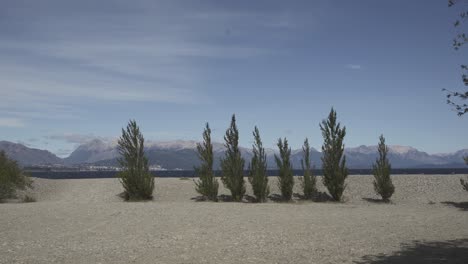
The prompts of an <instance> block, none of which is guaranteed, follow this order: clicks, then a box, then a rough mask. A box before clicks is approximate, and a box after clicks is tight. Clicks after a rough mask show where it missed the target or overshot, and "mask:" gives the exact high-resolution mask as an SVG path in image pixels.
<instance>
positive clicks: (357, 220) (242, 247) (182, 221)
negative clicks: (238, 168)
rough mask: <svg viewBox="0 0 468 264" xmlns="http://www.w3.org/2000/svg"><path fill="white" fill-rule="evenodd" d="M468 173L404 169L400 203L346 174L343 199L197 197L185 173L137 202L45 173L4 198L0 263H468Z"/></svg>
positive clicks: (100, 186)
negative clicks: (22, 198) (18, 196)
mask: <svg viewBox="0 0 468 264" xmlns="http://www.w3.org/2000/svg"><path fill="white" fill-rule="evenodd" d="M460 177H463V176H461V175H396V176H394V177H393V180H394V184H395V187H396V191H395V194H394V196H393V197H392V203H391V204H382V203H379V202H377V199H378V197H377V196H376V195H375V194H374V192H373V187H372V177H371V176H363V175H359V176H358V175H353V176H350V177H349V178H348V180H347V182H348V188H347V190H346V192H345V202H344V203H334V202H321V203H317V202H310V201H303V200H299V199H297V198H295V200H294V201H292V202H289V203H278V202H274V201H269V202H267V203H265V204H253V203H248V202H243V203H233V202H219V203H213V202H197V201H195V200H194V199H193V198H195V197H196V196H197V194H196V193H195V191H194V184H193V181H192V180H181V179H176V178H157V179H156V185H157V187H156V190H155V200H154V201H151V202H132V203H130V202H123V201H122V200H121V199H120V198H119V197H118V196H117V194H119V193H120V192H121V191H122V189H121V186H120V183H119V182H118V180H117V179H84V180H46V179H35V183H34V186H35V188H34V190H33V191H32V193H31V195H33V196H34V197H35V198H36V199H37V202H35V203H5V204H0V263H465V264H466V263H468V192H466V191H464V190H463V189H462V188H461V185H460V183H459V179H460ZM270 179H271V180H270V185H271V190H272V193H278V188H276V183H275V180H276V179H275V178H270ZM319 182H320V179H319ZM296 183H297V185H299V184H298V181H296ZM221 185H222V184H221ZM319 190H320V191H325V189H324V187H323V186H322V185H321V184H319ZM249 192H250V190H249ZM297 192H299V188H297ZM220 194H226V195H228V194H229V192H227V191H226V190H225V189H222V188H221V190H220Z"/></svg>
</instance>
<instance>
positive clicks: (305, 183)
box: [300, 138, 317, 199]
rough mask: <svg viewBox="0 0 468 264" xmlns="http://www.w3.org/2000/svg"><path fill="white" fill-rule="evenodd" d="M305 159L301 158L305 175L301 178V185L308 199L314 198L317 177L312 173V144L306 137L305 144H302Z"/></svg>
mask: <svg viewBox="0 0 468 264" xmlns="http://www.w3.org/2000/svg"><path fill="white" fill-rule="evenodd" d="M302 153H303V157H304V158H303V159H302V160H301V166H302V170H303V171H304V176H303V177H302V178H300V179H301V187H302V190H303V192H304V197H305V198H307V199H310V198H312V196H313V195H314V193H315V192H316V191H317V189H316V182H317V180H316V178H315V176H314V175H313V174H312V170H311V166H310V145H309V139H307V138H306V139H305V141H304V145H303V146H302Z"/></svg>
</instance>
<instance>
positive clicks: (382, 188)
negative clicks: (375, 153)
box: [372, 135, 395, 202]
mask: <svg viewBox="0 0 468 264" xmlns="http://www.w3.org/2000/svg"><path fill="white" fill-rule="evenodd" d="M378 150H379V157H378V158H377V160H376V162H375V164H373V165H372V168H373V173H374V190H375V192H376V193H377V194H379V195H380V196H382V200H384V201H385V202H388V201H389V199H390V197H392V195H393V192H395V186H393V183H392V179H391V178H390V171H391V165H390V162H389V161H388V158H387V153H388V147H387V146H386V145H385V138H384V136H383V135H381V136H380V142H379V147H378Z"/></svg>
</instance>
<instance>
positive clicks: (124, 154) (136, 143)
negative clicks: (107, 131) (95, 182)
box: [118, 120, 154, 200]
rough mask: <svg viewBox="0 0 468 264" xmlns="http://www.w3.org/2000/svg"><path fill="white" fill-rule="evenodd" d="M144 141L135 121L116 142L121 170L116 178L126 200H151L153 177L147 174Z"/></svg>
mask: <svg viewBox="0 0 468 264" xmlns="http://www.w3.org/2000/svg"><path fill="white" fill-rule="evenodd" d="M144 141H145V140H144V138H143V135H142V134H141V132H140V128H139V127H138V126H137V124H136V122H135V120H130V121H129V123H128V125H127V129H126V130H124V129H122V136H121V137H120V138H119V141H118V150H119V153H120V155H121V158H119V163H120V165H121V166H122V169H123V171H122V172H120V173H119V174H118V176H119V179H120V182H121V183H122V186H123V188H124V195H123V197H124V198H125V199H126V200H151V199H153V190H154V177H153V176H152V175H151V174H150V172H149V166H148V159H147V158H146V156H145V150H144Z"/></svg>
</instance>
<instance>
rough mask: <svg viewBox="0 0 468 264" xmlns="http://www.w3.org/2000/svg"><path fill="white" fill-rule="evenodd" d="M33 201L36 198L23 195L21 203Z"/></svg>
mask: <svg viewBox="0 0 468 264" xmlns="http://www.w3.org/2000/svg"><path fill="white" fill-rule="evenodd" d="M35 201H36V198H34V197H32V196H29V195H25V196H24V197H23V203H34V202H35Z"/></svg>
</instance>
